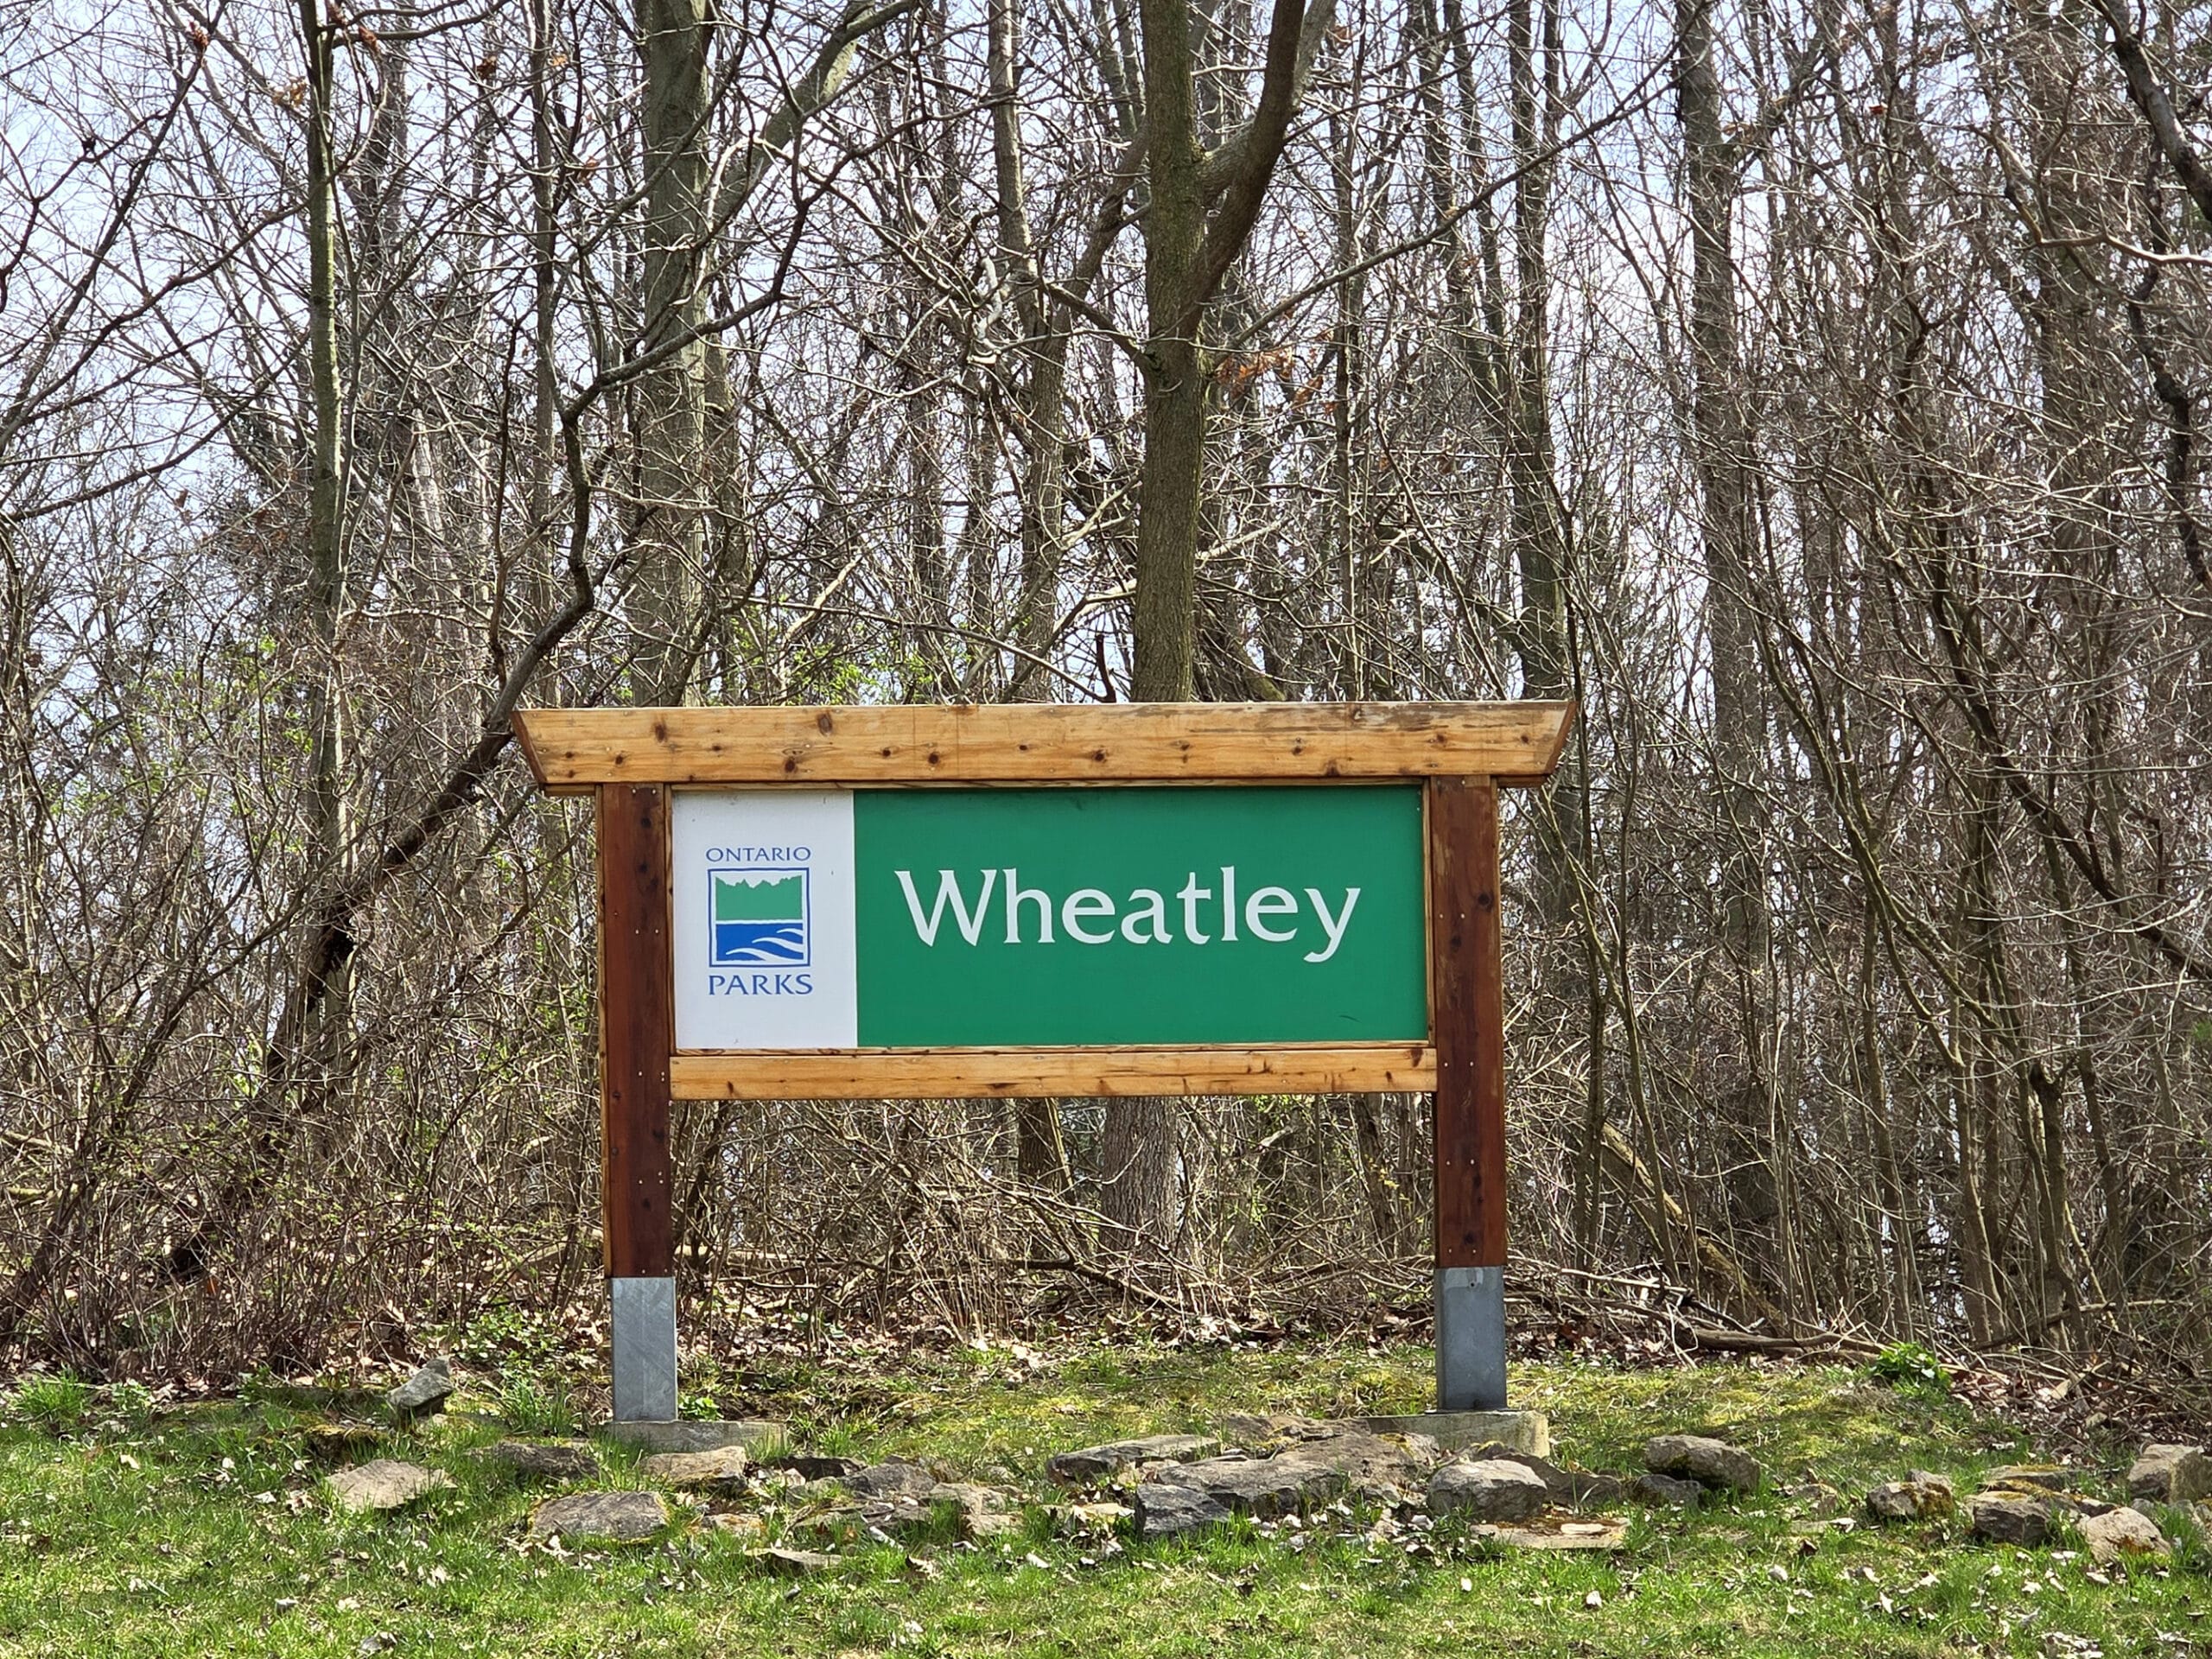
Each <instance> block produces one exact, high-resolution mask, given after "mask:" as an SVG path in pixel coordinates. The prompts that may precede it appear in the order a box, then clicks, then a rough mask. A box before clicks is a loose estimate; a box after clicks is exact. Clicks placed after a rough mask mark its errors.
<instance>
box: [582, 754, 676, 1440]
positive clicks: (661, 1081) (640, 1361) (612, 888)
mask: <svg viewBox="0 0 2212 1659" xmlns="http://www.w3.org/2000/svg"><path fill="white" fill-rule="evenodd" d="M598 793H599V801H598V805H599V813H598V819H599V824H598V827H599V983H600V1000H599V1008H600V1034H599V1055H600V1065H599V1102H600V1126H601V1147H602V1149H603V1150H602V1153H601V1160H602V1161H601V1198H602V1202H603V1204H604V1206H605V1217H606V1259H607V1283H608V1293H609V1296H610V1299H611V1302H612V1310H613V1319H612V1321H611V1325H610V1332H611V1335H612V1338H613V1350H614V1365H613V1372H614V1416H615V1419H616V1421H633V1420H651V1421H672V1420H673V1419H674V1417H675V1416H676V1280H675V1272H676V1259H675V1234H674V1230H673V1224H672V1217H671V1215H670V1208H669V1204H670V1193H671V1187H672V1182H671V1172H670V1164H669V1145H668V1120H669V1092H668V1083H669V1079H668V1062H669V1054H670V1051H671V1049H672V1048H673V1047H674V1046H675V1041H676V1019H675V986H674V983H673V978H672V976H673V964H672V963H671V958H670V955H669V919H670V918H669V851H668V790H667V788H666V787H665V786H664V785H658V784H651V785H632V784H607V785H601V788H600V790H599V792H598Z"/></svg>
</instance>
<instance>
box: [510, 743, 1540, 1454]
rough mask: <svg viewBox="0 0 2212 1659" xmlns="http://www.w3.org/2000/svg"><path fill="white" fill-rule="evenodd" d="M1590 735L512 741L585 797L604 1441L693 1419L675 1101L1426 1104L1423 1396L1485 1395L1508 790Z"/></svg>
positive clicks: (1500, 1182)
mask: <svg viewBox="0 0 2212 1659" xmlns="http://www.w3.org/2000/svg"><path fill="white" fill-rule="evenodd" d="M1572 717H1573V709H1572V706H1571V705H1567V704H1563V703H1539V702H1522V703H1261V704H1228V703H1190V704H1127V703H1125V704H1106V705H1099V706H1088V705H1085V706H1071V705H1038V704H1007V705H994V706H989V707H972V706H960V707H941V706H931V707H906V706H899V707H882V708H829V709H823V708H814V709H801V708H775V709H543V710H537V711H533V712H531V713H527V714H523V715H518V716H516V721H515V726H516V730H517V733H518V735H519V737H520V739H521V741H522V744H523V747H524V752H525V753H526V754H527V755H528V757H529V760H530V763H531V767H532V768H533V769H534V770H535V771H536V772H537V778H538V780H539V781H540V782H541V783H542V784H543V785H544V786H545V787H546V788H547V789H548V790H550V791H553V792H556V793H561V794H578V793H585V792H593V793H595V794H596V796H597V799H598V828H599V871H600V951H601V1031H602V1039H601V1045H602V1046H601V1101H602V1107H603V1111H604V1115H605V1134H606V1205H607V1271H608V1274H609V1275H610V1278H611V1279H612V1280H613V1285H614V1292H615V1313H616V1318H615V1331H616V1338H617V1340H616V1355H615V1361H616V1363H615V1375H616V1395H617V1400H616V1415H617V1416H618V1417H621V1416H624V1415H634V1416H652V1415H656V1414H662V1413H663V1408H665V1414H668V1415H672V1414H673V1413H674V1409H675V1395H674V1386H675V1385H674V1351H673V1343H674V1332H673V1318H674V1314H673V1307H674V1298H673V1288H672V1280H671V1278H670V1275H671V1272H672V1261H673V1249H672V1239H671V1221H670V1216H669V1209H668V1202H669V1192H670V1170H669V1154H668V1109H669V1102H670V1101H671V1099H672V1098H673V1099H690V1098H706V1097H716V1096H737V1097H744V1098H771V1099H791V1098H830V1097H852V1098H871V1099H872V1098H900V1097H904V1098H943V1097H955V1096H1021V1095H1027V1096H1058V1095H1093V1096H1096V1095H1113V1094H1295V1093H1323V1092H1327V1093H1337V1092H1352V1091H1361V1090H1433V1091H1434V1093H1435V1096H1436V1109H1435V1125H1436V1218H1437V1233H1436V1249H1437V1267H1438V1272H1439V1280H1438V1290H1439V1296H1440V1307H1439V1326H1440V1329H1439V1340H1438V1351H1439V1380H1440V1393H1441V1394H1442V1395H1444V1396H1445V1403H1446V1404H1447V1405H1465V1404H1474V1403H1497V1402H1498V1401H1497V1400H1491V1399H1489V1398H1488V1397H1487V1396H1490V1395H1497V1396H1498V1400H1502V1395H1503V1300H1502V1289H1499V1288H1498V1286H1499V1285H1500V1284H1501V1283H1502V1281H1501V1280H1500V1279H1499V1273H1500V1270H1502V1268H1503V1264H1504V1260H1505V1205H1504V1179H1505V1139H1504V1126H1505V1114H1504V1103H1505V1077H1504V1031H1503V1025H1504V1007H1503V966H1502V955H1503V950H1502V936H1501V931H1500V925H1499V919H1500V918H1499V911H1498V890H1497V881H1498V857H1497V791H1498V789H1499V788H1500V787H1503V786H1510V785H1525V784H1533V783H1536V782H1540V781H1541V779H1544V778H1546V777H1548V776H1549V774H1550V773H1551V772H1552V770H1553V768H1554V766H1556V764H1557V762H1558V760H1559V755H1560V750H1561V748H1562V747H1563V746H1564V744H1565V741H1566V737H1567V728H1568V726H1569V724H1570V721H1571V720H1572ZM1447 1273H1448V1274H1454V1275H1456V1276H1454V1277H1452V1278H1451V1279H1449V1280H1448V1281H1447V1278H1446V1274H1447ZM1469 1275H1472V1277H1470V1276H1469ZM626 1281H635V1282H636V1284H638V1285H642V1286H645V1290H642V1291H640V1290H636V1289H634V1288H633V1289H632V1290H631V1291H627V1292H626V1289H625V1284H626ZM1468 1286H1472V1287H1474V1289H1475V1291H1476V1292H1477V1293H1478V1300H1479V1301H1480V1302H1481V1303H1482V1304H1483V1306H1484V1309H1485V1310H1486V1309H1487V1307H1488V1305H1489V1303H1490V1302H1491V1300H1496V1302H1497V1318H1496V1321H1495V1322H1496V1325H1497V1331H1496V1339H1495V1341H1494V1342H1492V1341H1491V1340H1490V1338H1488V1337H1487V1336H1485V1337H1484V1339H1483V1341H1482V1342H1481V1343H1480V1344H1479V1346H1480V1347H1481V1348H1482V1349H1483V1353H1482V1354H1481V1355H1479V1356H1478V1357H1477V1358H1476V1359H1475V1360H1471V1361H1469V1362H1468V1363H1469V1364H1473V1365H1476V1367H1477V1369H1478V1370H1481V1371H1482V1373H1483V1376H1480V1377H1478V1378H1476V1379H1475V1380H1474V1381H1472V1382H1469V1381H1467V1380H1466V1378H1465V1377H1464V1376H1461V1375H1460V1374H1461V1373H1462V1372H1465V1371H1467V1370H1468V1365H1466V1364H1459V1363H1457V1362H1453V1363H1452V1366H1451V1369H1452V1376H1451V1377H1449V1378H1447V1377H1446V1369H1447V1362H1446V1349H1447V1346H1449V1345H1451V1344H1450V1343H1449V1342H1448V1341H1447V1338H1451V1337H1453V1336H1454V1335H1464V1334H1465V1332H1467V1331H1468V1330H1471V1329H1472V1328H1473V1327H1472V1326H1471V1325H1470V1324H1469V1322H1468V1321H1467V1320H1465V1319H1459V1320H1456V1321H1454V1320H1453V1319H1452V1317H1451V1316H1450V1315H1448V1314H1447V1311H1446V1306H1445V1302H1446V1300H1448V1296H1449V1294H1452V1293H1456V1292H1458V1291H1459V1290H1463V1289H1465V1288H1466V1287H1468ZM1493 1290H1496V1291H1497V1294H1496V1296H1495V1297H1493V1296H1492V1294H1491V1293H1492V1291H1493ZM648 1293H649V1294H648ZM641 1299H642V1300H641ZM626 1306H627V1307H631V1308H633V1309H634V1308H636V1307H646V1308H647V1309H648V1312H647V1313H645V1314H639V1315H638V1316H637V1317H638V1318H639V1319H644V1320H645V1322H646V1323H648V1324H649V1325H651V1326H652V1331H651V1332H649V1333H648V1334H647V1335H646V1336H644V1337H641V1338H639V1341H642V1342H645V1343H646V1344H648V1345H650V1346H652V1347H653V1348H655V1349H656V1350H658V1347H659V1345H660V1340H661V1338H660V1334H659V1333H660V1332H661V1331H662V1329H663V1327H664V1326H665V1332H666V1345H667V1364H666V1366H665V1368H664V1370H665V1376H662V1375H661V1374H660V1373H661V1370H662V1369H663V1368H660V1367H658V1365H652V1366H646V1367H645V1369H644V1370H642V1371H641V1370H639V1368H638V1367H637V1366H635V1365H632V1366H631V1367H629V1368H627V1374H628V1381H629V1383H631V1384H632V1386H629V1387H626V1365H625V1358H626V1354H625V1343H624V1339H623V1333H624V1332H625V1329H626V1321H625V1317H624V1315H625V1309H626ZM664 1310H665V1317H664ZM633 1323H634V1321H633ZM1476 1323H1478V1324H1480V1325H1484V1326H1485V1327H1487V1325H1489V1324H1490V1323H1491V1320H1490V1319H1489V1315H1488V1313H1487V1312H1486V1311H1485V1312H1484V1313H1483V1316H1482V1318H1481V1319H1479V1320H1478V1321H1477V1322H1476ZM1447 1325H1449V1326H1451V1327H1452V1329H1451V1330H1448V1331H1447V1329H1446V1326H1447ZM630 1345H631V1346H632V1348H634V1347H635V1346H636V1344H634V1343H633V1344H630ZM1460 1345H1461V1346H1462V1347H1464V1346H1465V1344H1464V1343H1463V1344H1460ZM1493 1349H1494V1350H1495V1351H1494V1352H1492V1351H1491V1350H1493ZM633 1357H634V1356H633ZM1493 1362H1494V1363H1493ZM1492 1370H1494V1371H1495V1377H1494V1379H1493V1378H1491V1376H1490V1375H1489V1374H1490V1373H1491V1371H1492ZM641 1376H642V1377H643V1379H644V1380H643V1381H642V1382H640V1381H639V1377H641ZM640 1390H642V1392H640ZM1454 1395H1465V1396H1467V1397H1465V1398H1459V1399H1455V1398H1453V1396H1454Z"/></svg>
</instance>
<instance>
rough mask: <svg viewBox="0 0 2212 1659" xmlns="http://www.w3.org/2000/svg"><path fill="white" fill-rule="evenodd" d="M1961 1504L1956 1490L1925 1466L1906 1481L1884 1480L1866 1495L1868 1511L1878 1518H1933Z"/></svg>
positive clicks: (1896, 1519) (1913, 1472) (1930, 1519)
mask: <svg viewBox="0 0 2212 1659" xmlns="http://www.w3.org/2000/svg"><path fill="white" fill-rule="evenodd" d="M1958 1505H1959V1494H1958V1491H1957V1489H1956V1488H1955V1487H1954V1486H1953V1485H1952V1484H1951V1483H1950V1482H1949V1481H1948V1480H1946V1479H1944V1478H1943V1477H1942V1476H1941V1475H1931V1474H1929V1472H1928V1471H1926V1470H1924V1469H1916V1470H1914V1471H1912V1472H1911V1473H1910V1475H1908V1476H1906V1477H1905V1478H1904V1479H1903V1480H1885V1481H1884V1482H1883V1483H1882V1484H1880V1485H1878V1486H1877V1487H1875V1488H1874V1490H1873V1491H1871V1492H1868V1493H1867V1494H1866V1513H1867V1514H1868V1515H1870V1516H1872V1517H1873V1518H1874V1519H1875V1520H1877V1521H1932V1520H1934V1519H1936V1517H1937V1516H1945V1515H1949V1514H1950V1513H1952V1512H1953V1511H1954V1510H1956V1509H1957V1508H1958Z"/></svg>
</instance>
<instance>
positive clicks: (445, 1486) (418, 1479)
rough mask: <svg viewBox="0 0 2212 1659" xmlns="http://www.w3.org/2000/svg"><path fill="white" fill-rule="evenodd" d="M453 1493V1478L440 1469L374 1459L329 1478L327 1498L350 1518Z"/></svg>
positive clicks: (394, 1508)
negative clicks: (437, 1495)
mask: <svg viewBox="0 0 2212 1659" xmlns="http://www.w3.org/2000/svg"><path fill="white" fill-rule="evenodd" d="M452 1490H453V1477H452V1476H451V1475H449V1474H448V1473H446V1471H444V1470H442V1469H425V1468H423V1466H422V1465H420V1464H416V1463H400V1462H397V1461H396V1460H395V1459H391V1458H377V1459H373V1460H372V1461H371V1462H368V1463H365V1464H362V1465H359V1466H358V1467H356V1468H353V1469H341V1470H340V1471H338V1472H337V1473H336V1474H334V1475H333V1476H331V1477H330V1495H331V1497H333V1498H334V1499H335V1500H336V1502H337V1504H338V1507H339V1508H340V1509H341V1510H345V1511H346V1513H347V1514H349V1515H365V1514H367V1513H369V1512H371V1511H372V1510H397V1509H400V1508H403V1507H404V1506H405V1505H407V1504H410V1503H413V1502H414V1501H415V1500H416V1498H418V1497H428V1496H429V1494H430V1493H432V1492H448V1491H452Z"/></svg>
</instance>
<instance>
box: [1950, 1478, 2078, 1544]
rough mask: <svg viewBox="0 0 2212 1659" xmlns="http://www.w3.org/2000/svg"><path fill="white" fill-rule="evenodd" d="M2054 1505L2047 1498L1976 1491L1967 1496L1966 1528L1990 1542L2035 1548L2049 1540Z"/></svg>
mask: <svg viewBox="0 0 2212 1659" xmlns="http://www.w3.org/2000/svg"><path fill="white" fill-rule="evenodd" d="M2056 1514H2057V1512H2056V1507H2055V1506H2054V1505H2053V1504H2052V1503H2050V1500H2049V1499H2047V1498H2041V1497H2021V1496H2018V1495H2014V1494H2008V1493H2000V1492H1978V1493H1976V1494H1975V1495H1974V1497H1970V1498H1968V1499H1967V1523H1968V1530H1969V1531H1971V1532H1972V1533H1973V1534H1974V1536H1975V1537H1977V1538H1980V1539H1983V1540H1986V1541H1988V1542H1990V1543H1993V1544H2018V1545H2019V1546H2020V1547H2021V1548H2024V1549H2034V1548H2038V1547H2040V1546H2041V1545H2044V1544H2047V1543H2049V1542H2050V1539H2051V1535H2052V1533H2053V1531H2054V1530H2055V1529H2056Z"/></svg>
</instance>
